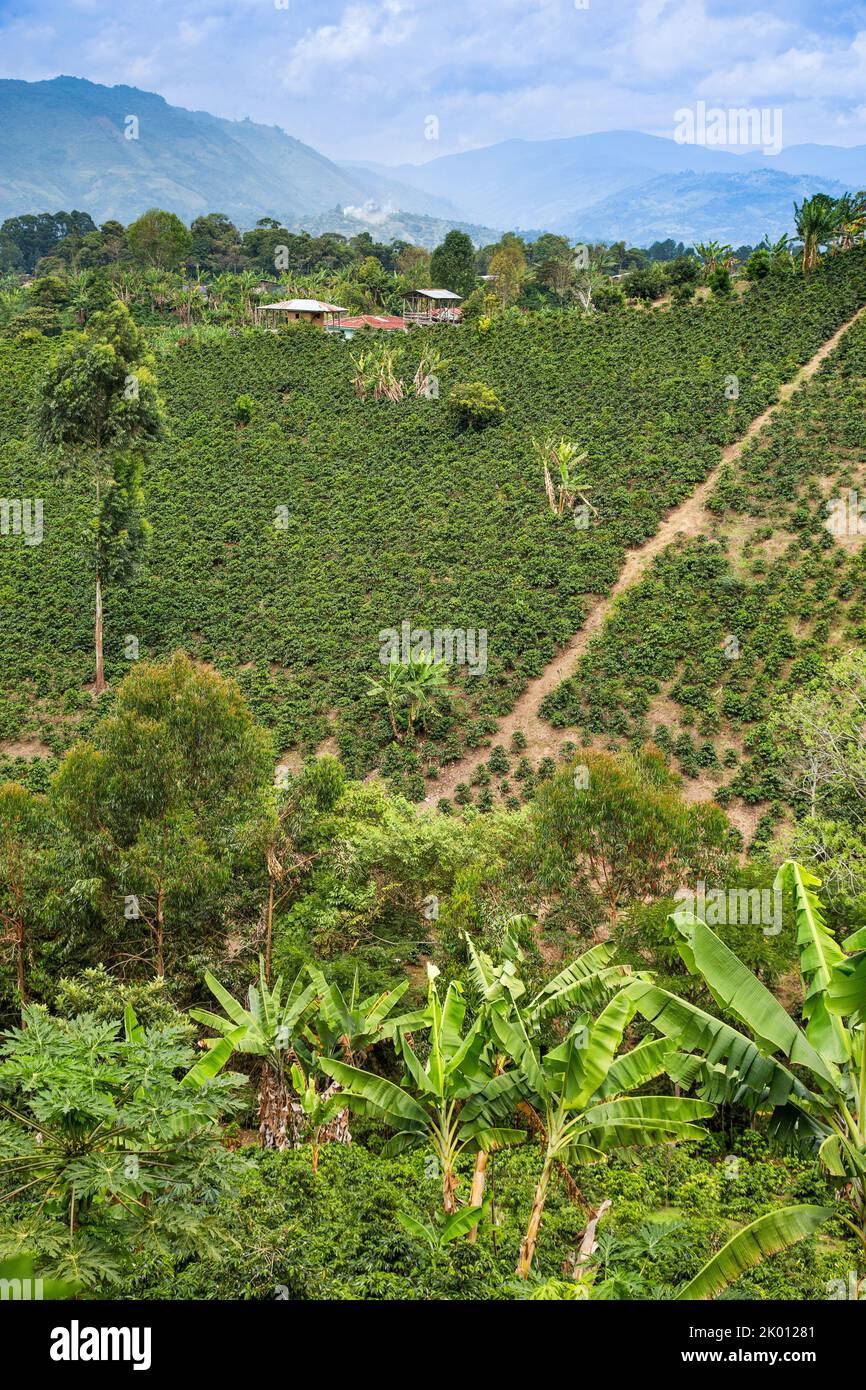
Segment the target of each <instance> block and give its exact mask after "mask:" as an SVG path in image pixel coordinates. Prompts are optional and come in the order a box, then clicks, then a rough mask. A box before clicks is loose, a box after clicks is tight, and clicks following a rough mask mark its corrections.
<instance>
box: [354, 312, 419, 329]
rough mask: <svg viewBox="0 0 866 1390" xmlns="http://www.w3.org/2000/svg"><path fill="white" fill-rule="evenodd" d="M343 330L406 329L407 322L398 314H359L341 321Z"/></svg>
mask: <svg viewBox="0 0 866 1390" xmlns="http://www.w3.org/2000/svg"><path fill="white" fill-rule="evenodd" d="M340 327H341V328H405V327H406V320H405V319H401V318H398V316H397V315H396V314H358V315H357V317H355V318H351V319H341V320H340Z"/></svg>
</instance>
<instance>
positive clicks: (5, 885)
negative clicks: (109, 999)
mask: <svg viewBox="0 0 866 1390" xmlns="http://www.w3.org/2000/svg"><path fill="white" fill-rule="evenodd" d="M49 838H50V817H49V811H48V805H47V801H46V798H45V797H44V796H40V795H39V794H38V793H36V792H31V791H30V790H29V789H28V788H27V787H23V786H21V784H20V783H18V782H4V783H2V784H0V943H2V944H3V945H6V946H9V947H10V948H11V951H12V955H13V958H14V963H15V992H16V994H17V996H18V1006H19V1008H20V1009H21V1010H22V1011H23V1009H24V1006H25V1005H26V1003H27V995H28V966H29V960H30V957H31V953H32V950H33V939H32V938H33V935H34V931H35V927H36V924H37V923H38V922H39V921H40V920H41V919H42V918H43V916H44V913H45V905H46V901H47V900H48V899H49V898H50V896H51V892H52V888H53V885H52V883H51V874H50V870H49V868H48V865H47V863H46V856H45V850H46V845H47V843H48V841H49Z"/></svg>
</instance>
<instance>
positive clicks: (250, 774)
mask: <svg viewBox="0 0 866 1390" xmlns="http://www.w3.org/2000/svg"><path fill="white" fill-rule="evenodd" d="M272 769H273V753H272V749H271V744H270V739H269V738H268V736H267V735H266V734H265V732H264V731H263V730H262V729H260V728H259V727H258V726H257V725H256V724H255V723H254V722H253V718H252V715H251V714H250V711H249V708H248V706H247V705H246V703H245V701H244V700H243V698H242V696H241V694H240V691H239V690H238V688H237V686H236V685H235V683H234V682H233V681H230V680H226V679H225V678H224V677H222V676H219V675H217V673H216V672H214V671H209V670H208V669H207V668H206V667H203V666H198V665H196V664H195V663H193V662H192V661H190V660H189V658H188V657H186V656H184V655H183V654H182V653H180V652H176V653H175V654H174V656H173V657H171V659H170V660H169V661H165V662H145V661H141V662H139V663H137V664H136V665H135V667H134V669H133V670H132V671H131V672H130V674H129V675H128V676H127V678H126V680H125V681H124V682H123V685H122V686H121V687H120V690H119V692H118V695H117V698H116V699H115V702H114V705H113V708H112V711H111V713H110V714H107V715H105V716H104V717H103V718H102V719H100V720H98V721H97V722H96V723H95V724H94V726H93V728H92V729H91V731H90V735H89V737H88V738H87V739H86V740H81V741H80V742H78V743H76V744H74V745H73V746H72V748H71V749H70V750H69V752H68V753H67V754H66V756H65V757H64V759H63V761H62V763H61V765H60V768H59V770H58V772H57V775H56V777H55V780H54V783H53V787H52V793H53V795H52V804H53V806H54V808H55V810H56V812H57V816H58V820H59V821H60V823H61V826H62V827H63V828H64V829H65V830H67V831H68V832H69V839H70V841H71V845H72V850H73V853H74V856H75V859H76V874H75V882H74V885H73V886H72V887H71V888H70V890H69V894H68V897H69V905H70V907H71V908H73V909H74V908H77V907H78V906H79V905H80V904H81V903H83V902H85V901H86V903H87V906H88V909H89V910H90V911H91V912H92V913H97V912H98V913H99V914H100V915H101V919H102V923H103V926H104V930H105V934H106V938H107V940H106V941H105V942H104V943H100V944H101V945H102V949H103V952H104V951H105V950H106V949H107V950H111V951H113V952H114V951H117V950H118V947H120V948H121V949H122V950H123V952H124V955H125V957H126V959H125V961H124V965H125V966H127V967H128V966H129V964H130V963H131V962H133V961H135V962H140V961H148V962H152V964H153V969H154V972H155V974H156V975H157V976H164V975H165V973H166V969H167V967H169V968H171V967H173V968H174V969H175V971H176V970H177V969H178V968H180V967H181V965H183V964H185V963H186V960H187V959H188V956H189V952H190V948H193V947H199V948H200V946H201V943H202V941H203V940H206V941H213V939H214V937H215V935H216V933H217V929H218V925H219V923H220V920H221V917H220V907H221V902H222V898H223V895H224V893H225V891H226V889H227V887H228V885H229V883H230V881H231V877H232V873H233V871H234V869H235V868H236V867H237V865H238V864H239V863H240V862H241V859H242V854H241V850H240V842H241V841H242V839H243V834H244V831H245V829H246V827H247V826H248V824H250V823H251V822H253V821H255V820H257V819H258V818H259V817H260V815H261V806H262V801H263V797H264V792H265V788H266V787H267V785H268V782H269V780H270V777H271V776H272ZM92 936H93V931H92V927H91V937H92Z"/></svg>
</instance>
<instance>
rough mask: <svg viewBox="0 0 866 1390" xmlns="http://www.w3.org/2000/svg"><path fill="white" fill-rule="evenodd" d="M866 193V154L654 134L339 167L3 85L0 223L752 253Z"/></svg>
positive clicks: (127, 105)
mask: <svg viewBox="0 0 866 1390" xmlns="http://www.w3.org/2000/svg"><path fill="white" fill-rule="evenodd" d="M864 186H866V146H862V145H860V146H853V147H841V146H833V145H808V144H806V145H794V146H789V147H788V148H786V149H784V150H783V151H782V152H781V153H780V154H777V155H765V154H763V153H761V152H754V153H749V154H732V153H730V152H728V151H724V150H719V149H715V148H712V147H707V146H703V145H682V144H678V143H677V142H676V141H674V140H672V139H664V138H662V137H660V136H655V135H646V134H642V133H640V132H636V131H628V130H618V131H607V132H603V133H599V134H594V135H579V136H574V137H572V138H568V139H558V140H505V141H502V142H500V143H498V144H495V145H490V146H487V147H485V148H483V149H477V150H468V151H465V152H463V153H460V154H451V155H444V156H441V157H439V158H435V159H432V160H430V161H428V162H427V163H424V164H401V165H396V166H389V165H385V164H381V163H376V162H372V161H371V162H366V161H362V162H357V161H355V162H351V163H349V162H346V163H337V162H335V161H333V160H330V159H328V158H326V157H325V156H324V155H323V154H320V153H319V152H318V151H317V150H315V149H313V148H312V147H311V146H309V145H305V144H303V143H302V142H301V141H299V140H295V139H294V138H293V137H292V136H290V135H288V134H286V132H285V131H283V130H281V129H280V128H279V127H278V126H264V125H259V124H257V123H254V122H253V121H250V120H242V121H230V120H225V119H223V118H221V117H217V116H212V115H210V114H209V113H208V112H203V111H187V110H184V109H182V108H180V107H176V106H170V105H169V104H168V103H167V102H166V101H165V100H164V98H163V97H161V96H159V95H157V94H156V93H153V92H144V91H141V90H139V89H138V88H135V87H125V86H117V87H104V86H99V85H97V84H95V83H92V82H88V81H85V80H84V79H81V78H75V77H57V78H53V79H51V80H49V81H44V82H23V81H16V80H11V79H5V80H2V81H0V220H2V219H3V218H6V217H9V216H14V215H16V214H19V213H23V212H42V211H56V210H58V209H60V208H63V209H66V210H71V209H72V208H79V209H82V210H84V211H87V212H89V213H90V214H91V215H92V216H93V217H94V218H95V219H96V220H97V221H99V222H102V221H105V220H107V219H108V218H117V219H119V220H120V221H122V222H129V221H131V220H132V219H133V218H135V217H136V216H138V215H139V214H140V213H141V212H143V211H144V210H145V209H146V208H148V207H153V206H160V207H166V208H170V209H171V210H172V211H173V212H176V213H177V214H178V215H179V216H181V217H183V218H184V220H186V221H191V220H192V218H194V217H195V216H197V215H198V214H199V213H204V212H215V211H218V212H223V213H226V214H227V215H228V216H230V217H231V218H232V219H233V220H234V221H235V222H236V223H237V224H238V226H240V227H241V228H242V229H243V228H246V227H249V226H252V225H253V223H254V222H256V221H257V220H258V218H260V217H264V216H270V217H275V218H278V219H279V220H281V221H283V222H284V223H285V224H286V225H287V226H290V227H292V228H295V229H300V228H302V227H305V228H307V229H309V230H311V231H322V230H328V229H330V230H335V231H342V232H344V233H345V234H347V235H352V234H353V233H355V232H357V231H360V230H362V229H367V230H369V231H371V232H372V233H373V234H374V235H375V236H376V237H377V238H381V239H384V240H389V239H390V238H391V237H394V236H403V237H406V238H407V239H411V240H415V241H418V242H420V243H421V244H424V245H434V244H435V243H436V241H438V240H441V237H442V235H443V234H444V232H445V231H447V230H448V229H449V228H450V227H454V226H459V227H461V228H463V229H465V230H466V231H468V232H469V234H470V236H472V237H473V240H475V241H476V242H479V243H480V242H484V241H490V240H493V239H495V237H496V235H498V230H497V229H505V228H510V229H514V230H523V231H527V232H532V231H535V232H538V231H542V230H548V231H555V232H561V233H563V234H564V235H568V236H570V237H572V238H578V239H579V238H581V237H585V238H586V239H593V240H595V239H599V240H618V239H621V238H622V239H625V240H627V241H630V242H633V243H636V244H638V245H648V244H649V243H650V242H652V241H654V240H657V239H661V238H664V237H669V236H670V237H674V238H676V239H677V240H682V241H686V242H689V241H694V240H703V239H707V238H710V237H717V238H719V239H723V240H726V241H731V242H733V243H734V244H739V243H742V242H754V241H757V240H759V239H760V237H761V236H763V235H764V234H765V233H767V232H769V233H770V234H771V235H779V234H781V232H782V231H785V230H790V229H791V212H792V206H791V205H792V203H793V202H794V200H795V199H796V200H798V201H799V199H801V198H802V197H805V196H809V195H810V194H811V193H814V192H817V191H819V190H820V191H824V192H827V193H831V194H838V193H840V192H842V191H843V190H844V189H845V188H848V189H855V188H863V187H864Z"/></svg>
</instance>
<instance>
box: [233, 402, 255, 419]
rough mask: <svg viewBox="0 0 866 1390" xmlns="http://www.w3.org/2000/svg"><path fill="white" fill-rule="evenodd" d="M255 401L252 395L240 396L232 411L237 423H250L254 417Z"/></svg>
mask: <svg viewBox="0 0 866 1390" xmlns="http://www.w3.org/2000/svg"><path fill="white" fill-rule="evenodd" d="M255 404H256V403H255V401H254V400H253V398H252V396H238V398H237V400H236V401H235V404H234V409H233V411H232V417H233V419H234V422H235V424H236V425H248V424H249V423H250V420H252V418H253V410H254V409H255Z"/></svg>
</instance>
